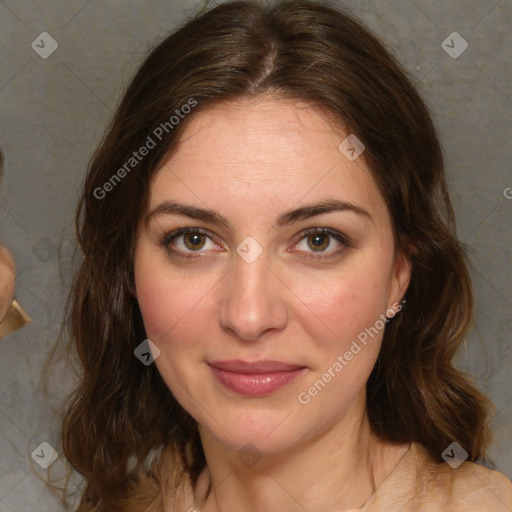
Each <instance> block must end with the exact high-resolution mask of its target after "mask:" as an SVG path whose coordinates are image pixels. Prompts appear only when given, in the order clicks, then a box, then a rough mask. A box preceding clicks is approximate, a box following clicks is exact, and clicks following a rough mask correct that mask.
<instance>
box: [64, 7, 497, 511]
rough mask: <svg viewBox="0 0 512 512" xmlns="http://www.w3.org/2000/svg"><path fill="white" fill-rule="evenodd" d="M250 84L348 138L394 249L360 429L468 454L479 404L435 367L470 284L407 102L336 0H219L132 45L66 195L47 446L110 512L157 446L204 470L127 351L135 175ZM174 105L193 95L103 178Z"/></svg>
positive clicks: (419, 113) (172, 410)
mask: <svg viewBox="0 0 512 512" xmlns="http://www.w3.org/2000/svg"><path fill="white" fill-rule="evenodd" d="M261 94H272V95H274V96H275V97H277V98H286V99H292V100H300V101H306V102H308V103H309V104H311V105H313V106H316V107H318V109H320V110H321V111H322V112H323V113H324V114H325V116H326V117H327V118H329V119H330V120H332V121H333V122H334V123H336V124H337V125H338V126H340V127H342V126H343V127H348V128H349V129H350V132H352V133H354V134H356V136H357V137H358V138H359V139H360V140H362V141H363V142H364V144H365V146H366V151H365V153H364V158H365V159H366V162H367V164H368V166H369V168H370V170H371V173H372V176H373V178H374V180H375V182H376V183H377V185H378V187H379V189H380V192H381V193H382V196H383V197H384V199H385V202H386V204H387V206H388V208H389V211H390V214H391V218H392V224H393V229H394V234H395V242H396V247H397V249H398V250H399V251H401V252H402V253H404V254H406V255H407V257H408V258H409V259H410V261H411V263H412V276H411V281H410V285H409V287H408V289H407V292H406V295H405V299H406V305H405V307H404V309H403V310H402V312H401V313H400V314H399V315H398V316H397V317H396V318H394V320H393V321H392V322H390V323H389V324H388V325H387V327H386V330H385V333H384V338H383V343H382V349H381V351H380V355H379V357H378V360H377V363H376V365H375V368H374V370H373V372H372V374H371V376H370V378H369V380H368V383H367V409H368V415H369V420H370V424H371V427H372V429H373V431H374V432H375V433H376V434H377V435H378V436H379V437H380V438H381V439H383V440H387V441H390V442H411V441H416V442H418V443H420V444H421V445H423V446H424V447H425V448H426V449H427V450H428V451H429V453H430V454H431V455H432V457H433V458H434V459H436V460H438V461H441V460H442V459H441V453H442V451H443V450H444V449H445V448H446V447H447V446H448V445H449V444H450V443H451V442H453V441H457V442H458V443H459V444H460V445H461V446H463V447H464V448H465V450H466V451H467V452H468V453H469V459H470V460H475V459H477V458H479V457H482V456H484V455H485V449H486V446H487V445H488V443H489V430H488V426H487V417H488V413H489V407H490V402H489V401H488V399H487V398H486V397H485V396H484V395H483V394H481V393H480V392H479V391H478V390H477V389H476V388H475V387H474V386H473V385H472V384H471V382H470V380H469V379H468V378H467V377H466V376H464V375H463V374H462V373H461V372H460V371H458V370H457V369H455V368H454V366H453V365H452V358H453V356H454V354H455V352H456V349H457V347H458V346H459V345H460V343H461V342H462V340H463V337H464V336H465V333H466V331H467V329H468V327H469V326H470V323H471V320H472V310H473V295H472V288H471V282H470V276H469V273H468V262H467V257H466V255H465V249H464V247H463V246H462V244H461V243H460V242H459V241H458V239H457V237H456V234H455V222H454V213H453V209H452V206H451V203H450V199H449V196H448V192H447V184H446V180H445V174H444V169H443V157H442V150H441V146H440V142H439V137H438V134H437V131H436V128H435V125H434V124H433V121H432V118H431V116H430V114H429V112H428V109H427V107H426V105H425V103H424V101H423V100H422V98H421V97H420V95H419V93H418V92H417V90H416V89H415V87H414V86H413V84H412V81H411V79H410V78H409V77H408V75H407V73H406V72H405V71H404V70H403V69H402V68H401V66H400V65H399V63H398V62H397V60H396V59H395V58H394V57H393V56H392V55H390V53H389V52H388V51H387V50H386V49H385V47H384V45H383V43H381V42H380V41H379V39H378V38H377V37H376V36H375V35H373V34H372V33H370V32H369V31H368V29H366V28H364V26H363V25H362V24H361V23H360V22H358V21H357V20H356V19H354V17H353V16H351V15H349V14H347V13H346V12H344V11H342V10H341V9H340V8H339V7H334V6H332V5H330V4H328V3H326V2H319V1H318V2H317V1H315V2H313V1H278V2H273V3H270V4H267V3H263V2H258V1H235V2H227V3H224V4H221V5H219V6H217V7H215V8H213V9H210V10H208V11H206V12H202V13H200V14H198V15H196V16H195V17H193V18H192V19H190V20H188V21H187V22H186V23H185V24H184V25H182V26H181V27H180V28H179V29H177V30H176V31H174V32H173V33H172V34H171V35H169V36H168V37H167V38H166V39H165V40H164V41H163V42H161V43H160V44H159V45H158V46H156V48H154V49H153V50H152V51H151V52H150V53H149V55H148V56H147V58H146V60H145V61H144V62H143V64H142V65H141V67H140V68H139V70H138V72H137V73H136V74H135V76H134V78H133V80H132V81H131V83H130V85H129V86H128V88H127V90H126V92H125V94H124V96H123V98H122V100H121V102H120V104H119V106H118V109H117V111H116V113H115V115H114V117H113V120H112V122H111V124H110V126H109V128H108V130H107V132H106V134H105V136H104V138H103V140H102V142H101V144H100V146H99V147H98V149H97V150H96V152H95V154H94V156H93V158H92V160H91V162H90V165H89V169H88V172H87V175H86V178H85V182H84V186H83V191H82V193H81V198H80V201H79V205H78V210H77V217H76V228H77V234H78V241H79V244H80V247H81V250H82V252H83V261H82V263H81V268H80V269H79V272H78V274H77V275H76V278H75V280H74V283H73V286H72V292H71V295H70V300H69V311H68V317H69V328H70V337H71V342H70V343H71V344H72V346H71V349H72V351H73V352H74V353H75V354H76V355H77V356H78V360H79V364H80V368H81V375H80V379H79V381H78V384H77V387H76V389H75V390H74V391H73V393H72V395H71V396H70V397H69V400H68V402H67V404H66V411H65V416H64V420H63V424H62V446H63V451H64V454H65V457H66V458H67V460H68V461H69V463H70V465H71V466H72V467H73V468H74V469H75V470H76V471H77V472H78V473H80V474H81V475H82V476H83V478H84V482H85V489H84V492H83V503H85V501H87V502H89V503H90V504H92V505H94V506H96V507H97V510H108V511H115V510H124V509H123V508H122V507H121V503H123V502H125V501H126V496H127V495H128V488H129V486H130V482H132V481H133V479H134V478H135V475H137V474H141V472H142V471H144V468H147V464H148V460H150V459H151V457H153V460H157V459H158V457H159V454H161V453H162V450H163V449H164V448H167V449H169V448H170V449H171V450H172V452H173V453H175V454H177V456H178V457H179V460H180V461H182V463H183V471H187V472H188V473H189V474H190V475H191V477H192V481H195V479H196V478H197V475H198V474H199V472H200V470H201V469H202V468H203V467H204V464H205V458H204V453H203V450H202V447H201V443H200V439H199V436H198V431H197V425H196V422H195V421H194V420H193V419H192V418H191V416H190V415H189V414H188V413H187V412H186V411H185V410H183V409H182V407H181V406H180V405H179V404H178V403H177V402H176V400H175V399H174V397H173V396H172V394H171V392H170V391H169V389H168V388H167V386H166V385H165V383H164V381H163V379H162V378H161V376H160V374H159V372H158V370H157V368H156V366H155V365H150V366H147V367H146V366H144V365H143V364H141V362H140V361H139V360H138V359H137V358H136V357H135V356H134V349H135V347H137V346H138V345H139V344H140V343H141V342H142V340H144V339H145V338H146V334H145V332H144V326H143V323H142V318H141V312H140V310H139V307H138V304H137V301H136V299H135V298H134V276H133V254H134V242H135V236H136V230H137V226H138V224H139V223H140V221H141V219H143V218H144V215H145V213H146V212H147V207H148V191H149V185H150V180H151V178H152V176H153V175H154V173H155V172H156V170H157V169H158V168H159V165H160V164H161V163H162V162H163V161H164V159H166V158H169V157H172V154H173V151H174V150H175V149H176V145H177V142H178V141H179V138H180V134H181V133H182V132H183V129H184V127H185V126H186V124H187V122H188V121H189V120H190V119H191V118H192V117H193V116H195V115H197V113H198V112H201V111H202V110H203V109H205V108H207V107H209V106H211V105H214V104H216V103H219V102H221V101H229V100H232V99H235V98H240V97H248V96H257V95H261ZM191 99H193V100H194V101H196V102H197V106H196V107H195V108H194V109H193V110H192V111H191V112H190V113H189V114H188V115H187V116H184V119H182V120H180V121H179V123H178V124H177V125H176V126H173V128H169V127H168V130H167V132H166V133H164V134H163V137H162V140H161V141H159V142H158V143H157V145H156V147H155V148H154V149H152V150H151V151H150V152H149V154H147V156H145V157H144V158H142V159H141V160H140V162H138V163H137V165H136V166H135V167H134V168H133V169H130V171H129V172H126V173H121V174H123V177H122V180H118V181H116V182H115V183H114V184H113V185H112V187H105V183H107V182H109V180H112V176H113V175H114V173H116V172H117V170H118V169H121V168H123V165H125V164H126V162H128V161H129V159H130V158H131V157H132V156H133V152H134V151H137V150H138V149H139V148H141V147H142V146H143V145H144V144H145V142H146V140H147V138H148V136H150V135H151V134H152V133H154V129H155V128H156V127H158V126H161V125H162V123H166V122H167V123H168V122H169V119H170V117H171V116H172V115H175V113H176V111H177V110H178V111H179V110H180V109H181V108H182V106H183V105H185V104H187V103H189V104H190V101H191ZM125 169H126V167H125ZM118 176H119V173H118ZM111 183H113V182H112V181H111ZM107 188H108V189H109V190H108V193H105V195H103V192H101V193H99V192H98V191H99V190H103V191H105V190H106V189H107ZM99 196H103V197H99ZM123 500H124V501H123Z"/></svg>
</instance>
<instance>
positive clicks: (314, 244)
mask: <svg viewBox="0 0 512 512" xmlns="http://www.w3.org/2000/svg"><path fill="white" fill-rule="evenodd" d="M329 242H330V240H329V235H327V234H325V233H315V234H314V235H310V236H308V246H309V247H310V248H311V249H313V250H314V251H315V252H316V251H323V250H324V249H327V247H329Z"/></svg>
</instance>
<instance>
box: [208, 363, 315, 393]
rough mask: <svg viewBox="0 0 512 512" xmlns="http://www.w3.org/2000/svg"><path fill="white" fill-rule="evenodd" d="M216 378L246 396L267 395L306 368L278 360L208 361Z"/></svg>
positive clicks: (293, 378)
mask: <svg viewBox="0 0 512 512" xmlns="http://www.w3.org/2000/svg"><path fill="white" fill-rule="evenodd" d="M208 364H209V366H210V368H211V369H212V371H213V374H214V375H215V377H216V378H217V380H218V381H219V382H220V383H221V384H223V385H224V386H226V387H227V388H228V389H230V390H231V391H234V392H235V393H239V394H241V395H247V396H263V395H268V394H270V393H272V392H274V391H277V390H278V389H280V388H282V387H283V386H286V384H288V383H289V382H291V381H292V380H295V379H296V378H297V377H298V376H299V375H300V374H302V373H303V372H304V371H305V370H306V368H305V367H303V366H298V365H295V364H288V363H283V362H280V361H268V360H265V361H255V362H252V363H251V362H247V361H241V360H239V359H237V360H230V361H214V362H212V363H208Z"/></svg>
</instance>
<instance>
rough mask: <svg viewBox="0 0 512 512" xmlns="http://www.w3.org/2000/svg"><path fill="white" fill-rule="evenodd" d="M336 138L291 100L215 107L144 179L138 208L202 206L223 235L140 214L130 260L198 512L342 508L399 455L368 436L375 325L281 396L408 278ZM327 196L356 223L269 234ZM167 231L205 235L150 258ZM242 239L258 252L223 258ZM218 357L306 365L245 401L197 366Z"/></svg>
mask: <svg viewBox="0 0 512 512" xmlns="http://www.w3.org/2000/svg"><path fill="white" fill-rule="evenodd" d="M347 134H348V133H347V132H346V131H344V130H343V129H341V128H340V127H338V126H333V125H332V123H329V122H328V121H327V119H326V118H325V117H324V116H323V115H322V114H321V113H320V112H319V110H318V109H315V108H312V107H310V106H308V105H306V104H302V103H298V102H295V101H291V100H290V101H289V100H283V99H277V98H272V97H270V96H264V97H258V98H256V99H242V100H238V101H236V102H233V101H232V102H229V103H225V104H220V105H216V106H214V107H211V108H208V109H205V110H203V111H201V112H198V113H197V114H196V115H195V116H194V117H192V118H191V119H189V122H188V124H187V126H186V129H185V131H184V133H183V135H182V139H181V143H180V145H179V147H178V150H177V151H176V153H175V154H174V155H173V156H172V157H171V158H170V159H169V160H168V161H166V162H165V164H164V165H162V166H161V168H160V169H159V170H158V171H157V173H156V174H155V176H154V177H153V179H152V182H151V184H150V187H151V188H150V191H151V197H150V204H149V210H150V211H153V210H154V209H155V208H156V207H157V206H158V205H160V204H161V203H163V202H164V201H168V200H173V201H178V202H180V203H186V204H189V205H194V206H196V207H198V208H208V209H211V210H215V211H216V212H218V213H219V214H221V215H222V216H224V217H225V218H226V219H227V220H228V221H229V222H230V224H231V225H232V231H230V230H228V229H227V228H226V227H225V226H219V225H215V224H212V223H211V222H206V221H202V220H194V219H191V218H187V217H185V216H179V215H176V214H169V213H161V214H156V215H154V216H152V217H151V218H150V221H149V224H148V226H147V227H146V226H145V224H144V222H141V224H140V227H139V232H138V237H137V243H136V251H135V263H134V272H135V284H136V293H137V298H138V301H139V305H140V308H141V312H142V316H143V319H144V324H145V328H146V333H147V335H148V338H149V339H151V340H152V341H153V343H155V345H156V346H157V347H158V348H159V349H160V351H161V353H160V355H159V357H158V358H157V359H156V361H155V364H156V365H157V367H158V370H159V371H160V373H161V375H162V377H163V378H164V380H165V382H166V383H167V385H168V387H169V389H170V391H171V392H172V393H173V394H174V396H175V397H176V399H177V400H178V401H179V402H180V403H181V405H182V406H183V407H184V408H185V409H186V410H187V411H188V412H189V413H190V414H191V415H192V416H193V417H194V418H195V419H196V420H197V421H198V423H199V431H200V435H201V441H202V444H203V448H204V451H205V455H206V459H207V467H206V468H205V469H204V471H203V472H202V473H201V475H200V478H199V481H198V482H197V485H196V487H195V491H194V492H195V500H196V505H197V506H198V507H199V508H200V509H201V510H202V511H203V512H215V511H222V512H226V511H232V510H245V511H249V512H268V511H271V510H272V511H273V510H283V511H290V512H291V511H299V510H300V511H303V510H308V512H320V511H322V512H329V511H332V512H334V511H340V510H348V509H354V508H356V507H360V506H362V505H363V504H364V503H365V501H366V500H367V499H368V498H369V496H370V495H371V494H372V493H373V492H374V491H375V489H376V488H377V486H378V485H379V484H380V483H381V482H382V481H383V480H384V479H385V478H386V477H387V476H388V474H389V473H390V472H391V471H392V470H393V468H394V467H395V466H396V464H397V463H398V461H399V459H400V458H401V457H402V456H403V454H404V453H405V451H406V450H407V447H408V445H396V446H394V445H388V444H385V443H382V442H381V441H379V440H378V439H376V438H375V437H374V435H373V434H372V433H371V431H370V427H369V424H368V419H367V415H366V405H365V402H366V394H365V384H366V381H367V379H368V376H369V375H370V372H371V370H372V368H373V366H374V364H375V361H376V358H377V356H378V352H379V350H380V345H381V340H382V333H383V330H379V333H378V335H376V336H374V337H373V338H372V339H371V341H370V342H369V343H368V344H367V345H366V346H364V347H363V349H362V350H361V351H360V352H359V353H358V354H357V355H355V356H354V358H353V359H352V360H351V361H350V362H349V364H348V365H347V366H345V367H344V368H343V370H342V371H340V372H339V373H337V374H336V377H335V378H332V379H331V381H330V382H329V383H328V384H327V385H326V386H325V388H324V389H322V391H321V392H319V393H318V394H317V395H316V396H315V397H313V398H311V401H310V402H309V403H308V404H306V405H304V404H302V403H300V402H299V401H298V399H297V396H298V394H299V393H300V392H304V391H307V390H308V388H309V387H310V386H312V385H313V384H314V383H315V381H317V380H318V379H320V378H321V377H322V375H323V374H324V373H325V372H326V371H327V370H328V368H330V367H332V366H333V363H334V362H335V361H336V360H337V357H338V356H339V355H343V354H344V353H345V352H346V351H347V350H348V349H349V348H350V346H351V343H352V342H353V340H355V339H357V336H358V334H360V333H361V332H362V331H364V329H365V328H368V327H370V326H374V325H375V322H376V320H378V319H379V317H380V315H382V314H385V313H386V311H387V310H388V308H390V307H391V306H392V305H393V304H394V303H399V302H400V300H401V298H402V297H403V295H404V294H405V291H406V288H407V285H408V283H409V279H410V265H409V262H408V260H407V259H406V258H405V257H403V256H402V255H400V254H398V253H397V252H396V250H395V245H394V238H393V231H392V225H391V220H390V215H389V212H388V210H387V207H386V205H385V202H384V199H383V197H382V196H381V195H380V193H379V191H378V189H377V187H376V185H375V183H374V181H373V179H372V177H371V174H370V171H369V169H368V167H367V165H366V163H365V161H364V153H363V155H361V156H360V157H358V158H357V159H356V160H355V161H353V162H351V161H349V160H348V159H347V158H346V157H345V156H344V155H343V154H342V153H341V151H340V150H338V145H339V144H340V143H341V141H342V140H344V139H345V137H346V136H347ZM329 199H337V200H339V201H345V202H348V203H351V204H353V205H357V206H358V207H360V208H362V209H364V210H365V211H366V212H367V213H368V215H369V217H367V216H365V215H360V214H357V213H355V212H353V211H334V212H328V213H323V214H321V215H317V216H314V217H311V218H306V219H301V220H298V221H296V222H294V223H292V224H289V225H285V226H278V225H277V218H278V217H279V216H280V215H281V214H283V213H284V212H287V211H289V210H293V209H296V208H298V207H301V206H305V205H309V204H312V203H318V202H320V201H325V200H329ZM178 228H202V229H204V230H206V231H207V232H208V234H209V235H210V236H211V239H210V238H208V237H204V238H201V237H199V242H200V243H199V244H198V245H199V249H194V247H195V246H194V245H193V242H194V240H195V241H196V242H197V239H194V236H193V234H192V235H188V236H186V235H185V236H184V235H181V236H178V237H177V238H175V239H173V240H172V242H171V243H170V244H169V245H168V247H167V248H166V247H164V246H163V245H162V244H161V243H160V240H161V238H162V237H163V236H164V235H165V233H168V232H172V231H173V230H175V229H178ZM308 228H330V229H332V230H335V231H336V232H340V233H343V234H344V235H345V236H347V237H349V238H350V239H351V240H352V246H351V247H344V246H343V245H342V244H341V243H340V242H338V241H337V240H336V239H335V238H333V237H331V236H323V237H321V238H320V242H321V243H322V244H323V245H322V249H321V251H323V252H321V251H320V252H319V249H318V248H317V246H315V245H314V244H313V243H312V239H313V238H314V236H307V235H304V234H303V232H304V230H306V229H308ZM248 236H251V237H253V238H254V239H255V240H256V241H257V242H258V243H259V245H260V246H261V249H262V251H263V252H262V253H261V255H259V257H257V258H256V259H255V261H253V262H252V263H247V262H246V261H245V260H244V259H243V258H242V257H240V256H239V255H238V254H237V252H236V249H237V247H238V246H239V245H240V244H241V243H242V242H243V241H244V239H245V238H246V237H248ZM191 239H193V240H192V244H191ZM203 240H204V242H203ZM187 243H188V245H186V244H187ZM201 244H202V245H201ZM169 247H170V248H174V249H175V250H177V251H178V252H179V253H180V254H182V255H186V254H188V255H190V254H192V256H195V257H194V258H192V259H187V258H186V257H179V256H173V255H172V254H173V253H172V252H169V250H168V248H169ZM194 250H195V252H194ZM198 254H199V255H198ZM329 254H330V255H331V257H329V258H325V259H321V258H319V257H318V256H322V255H324V256H326V255H327V256H328V255H329ZM226 359H243V360H246V361H256V360H262V359H271V360H278V361H283V362H287V363H292V364H299V365H301V366H304V367H306V368H307V370H306V371H305V372H304V373H303V374H302V375H300V376H299V377H298V378H297V379H296V380H295V381H293V382H291V383H289V384H288V385H287V386H285V387H284V388H281V389H279V390H278V391H276V392H274V393H272V394H270V395H267V396H263V397H247V396H241V395H238V394H235V393H234V392H232V391H230V390H228V389H226V388H225V387H223V386H222V384H220V383H219V382H218V381H217V380H216V379H215V377H214V375H213V373H212V371H211V369H210V367H209V366H208V365H207V361H214V360H226ZM247 443H251V446H253V447H254V448H252V449H253V450H254V451H257V453H258V454H261V455H262V456H261V458H260V460H259V461H258V462H257V463H256V464H255V465H253V466H252V467H247V466H246V465H245V464H244V463H243V462H242V461H241V460H240V458H239V457H237V453H238V452H239V450H240V449H241V448H242V447H243V446H245V445H246V444H247ZM210 481H211V482H212V488H213V490H212V491H210V492H207V488H208V485H209V483H210Z"/></svg>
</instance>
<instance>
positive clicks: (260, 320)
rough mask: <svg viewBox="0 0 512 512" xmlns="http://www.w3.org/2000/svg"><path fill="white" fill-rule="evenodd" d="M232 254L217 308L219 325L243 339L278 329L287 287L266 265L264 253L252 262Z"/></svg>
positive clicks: (282, 324)
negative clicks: (232, 260) (231, 263)
mask: <svg viewBox="0 0 512 512" xmlns="http://www.w3.org/2000/svg"><path fill="white" fill-rule="evenodd" d="M234 258H235V261H234V264H233V269H232V271H231V272H229V273H228V275H227V279H226V280H225V281H224V286H225V288H224V290H223V293H222V299H221V304H220V307H219V310H218V311H219V324H220V326H221V327H222V328H223V329H225V330H228V331H231V332H232V333H234V335H236V337H237V338H239V339H243V340H245V341H257V340H258V339H260V338H261V337H262V336H263V335H264V334H265V333H267V332H268V331H273V330H275V331H279V330H282V329H283V328H284V327H285V326H286V323H287V321H288V312H287V307H286V294H287V288H286V286H285V284H284V283H283V282H282V281H281V280H280V279H279V278H278V277H277V275H276V274H275V273H274V271H273V270H272V269H271V268H270V267H269V262H268V258H266V257H265V253H263V254H262V255H260V256H259V257H258V258H257V259H256V261H253V262H252V263H247V262H246V261H244V259H243V258H241V257H239V256H238V255H235V257H234Z"/></svg>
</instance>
